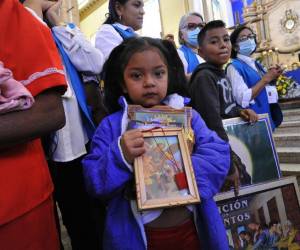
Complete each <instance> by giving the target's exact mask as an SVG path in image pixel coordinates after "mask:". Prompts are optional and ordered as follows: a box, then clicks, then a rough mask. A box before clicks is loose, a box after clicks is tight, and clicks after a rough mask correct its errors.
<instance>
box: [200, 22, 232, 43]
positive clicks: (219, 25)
mask: <svg viewBox="0 0 300 250" xmlns="http://www.w3.org/2000/svg"><path fill="white" fill-rule="evenodd" d="M217 28H226V24H225V23H224V22H223V21H222V20H214V21H211V22H208V23H207V24H206V25H205V26H204V27H203V29H202V30H201V31H200V32H199V34H198V44H199V46H202V44H203V41H204V39H205V36H206V33H207V32H208V31H209V30H212V29H217Z"/></svg>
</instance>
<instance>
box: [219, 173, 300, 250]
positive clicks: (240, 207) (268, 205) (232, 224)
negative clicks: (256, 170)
mask: <svg viewBox="0 0 300 250" xmlns="http://www.w3.org/2000/svg"><path fill="white" fill-rule="evenodd" d="M215 201H216V203H217V206H218V208H219V212H220V214H221V216H222V218H223V223H224V226H225V229H226V232H227V237H228V244H229V248H230V249H254V246H255V247H257V248H255V249H272V247H273V246H274V245H275V246H277V247H278V248H280V249H281V248H282V249H300V193H299V187H298V183H297V179H296V177H286V178H281V179H279V180H274V181H269V182H265V183H261V184H255V185H251V186H247V187H245V188H243V189H242V190H240V194H239V196H238V197H236V196H235V194H234V192H233V191H231V192H224V193H221V194H218V195H217V196H216V197H215ZM271 222H274V223H276V234H277V235H276V236H277V238H276V239H275V241H274V242H273V243H272V242H270V245H268V244H269V243H268V242H267V241H266V242H265V243H264V245H263V246H261V245H259V244H262V243H260V242H259V237H260V234H262V235H261V236H262V238H263V236H268V234H269V235H270V234H271V231H270V228H268V225H269V224H270V223H271ZM263 234H264V235H263ZM290 237H294V238H295V239H291V238H290ZM297 237H298V238H297ZM269 238H270V237H269ZM297 240H298V241H297ZM289 241H290V244H291V245H288V242H289ZM293 241H294V243H295V244H294V245H293V247H295V248H291V247H292V242H293ZM272 244H273V245H272ZM271 245H272V246H271ZM241 246H243V247H244V248H242V247H241ZM259 247H260V248H259ZM289 247H290V248H289ZM296 247H297V248H296Z"/></svg>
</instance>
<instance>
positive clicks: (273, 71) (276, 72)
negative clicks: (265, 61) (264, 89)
mask: <svg viewBox="0 0 300 250" xmlns="http://www.w3.org/2000/svg"><path fill="white" fill-rule="evenodd" d="M282 72H283V69H282V67H281V66H280V65H278V64H277V65H275V66H272V67H270V68H269V70H268V72H267V73H266V74H265V75H264V76H263V79H264V80H265V82H266V84H268V83H270V82H271V81H273V80H276V79H277V78H278V77H279V76H280V75H281V74H282Z"/></svg>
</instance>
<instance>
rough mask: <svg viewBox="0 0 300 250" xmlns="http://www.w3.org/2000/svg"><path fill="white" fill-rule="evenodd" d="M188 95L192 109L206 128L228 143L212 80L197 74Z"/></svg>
mask: <svg viewBox="0 0 300 250" xmlns="http://www.w3.org/2000/svg"><path fill="white" fill-rule="evenodd" d="M189 93H190V96H191V100H192V101H191V103H192V106H193V108H194V109H195V110H196V111H198V112H199V114H200V115H201V117H202V118H203V120H204V121H205V123H206V125H207V127H208V128H209V129H211V130H213V131H215V132H216V133H217V134H218V136H220V137H221V138H222V139H223V140H225V141H228V137H227V134H226V132H225V129H224V127H223V123H222V117H221V112H220V108H221V107H220V101H219V92H218V89H217V86H216V84H215V82H214V79H212V77H211V76H210V75H208V74H205V73H202V74H201V75H199V73H198V76H197V75H196V76H195V77H194V79H192V82H191V83H190V88H189Z"/></svg>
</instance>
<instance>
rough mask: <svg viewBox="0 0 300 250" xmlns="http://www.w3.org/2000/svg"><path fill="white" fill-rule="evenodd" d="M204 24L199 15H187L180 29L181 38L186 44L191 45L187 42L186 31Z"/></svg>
mask: <svg viewBox="0 0 300 250" xmlns="http://www.w3.org/2000/svg"><path fill="white" fill-rule="evenodd" d="M203 26H204V22H203V20H202V19H201V18H200V17H199V16H194V15H191V16H189V17H187V19H186V23H185V25H184V26H183V28H182V29H181V34H182V39H183V40H184V41H185V42H186V44H187V45H191V44H190V42H189V36H188V33H189V32H191V31H194V30H195V29H197V28H199V29H200V28H202V27H203Z"/></svg>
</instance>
